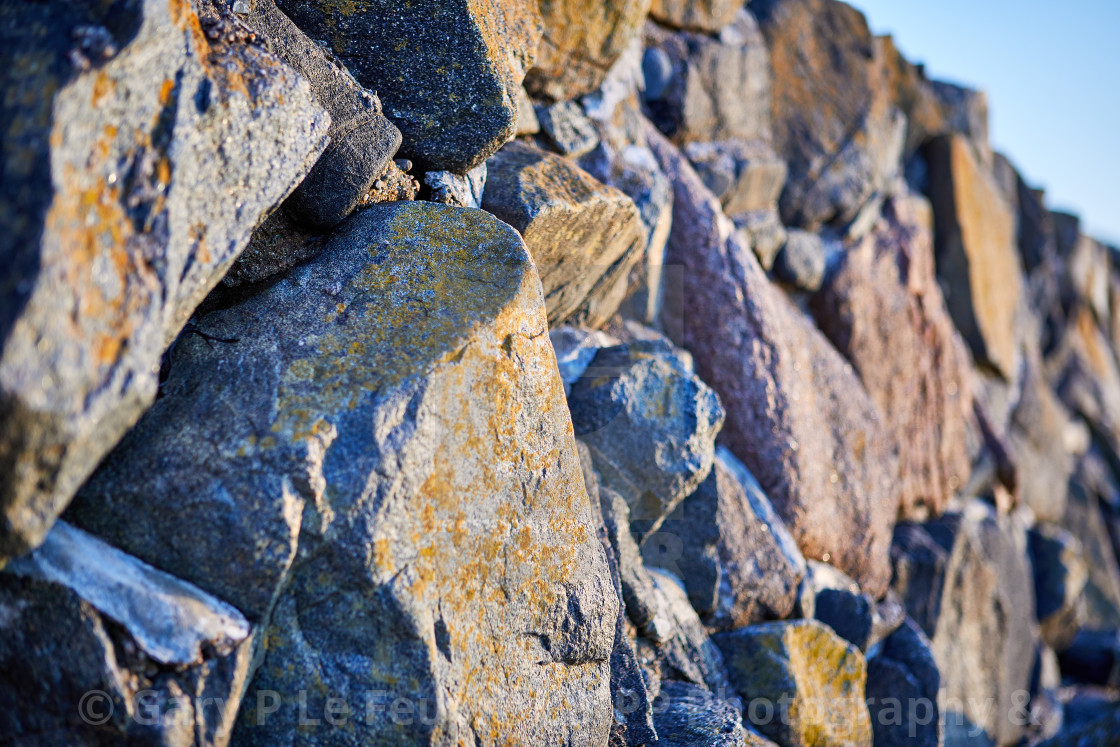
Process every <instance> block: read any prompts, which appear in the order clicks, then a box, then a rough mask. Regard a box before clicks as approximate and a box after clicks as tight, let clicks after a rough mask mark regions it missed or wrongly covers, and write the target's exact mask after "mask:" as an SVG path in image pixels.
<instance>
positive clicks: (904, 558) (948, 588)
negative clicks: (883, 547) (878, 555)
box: [891, 500, 1038, 744]
mask: <svg viewBox="0 0 1120 747" xmlns="http://www.w3.org/2000/svg"><path fill="white" fill-rule="evenodd" d="M1026 545H1027V540H1026V536H1025V533H1024V530H1023V529H1022V527H1020V526H1019V525H1018V524H1017V522H1016V521H1015V520H1013V519H1008V518H1004V517H997V516H996V515H995V512H994V511H993V510H992V509H991V508H990V507H989V506H987V505H986V504H983V503H981V502H980V501H978V500H974V501H972V502H970V503H969V504H967V505H966V507H965V509H964V511H963V512H962V513H949V514H945V515H943V516H942V517H941V518H939V519H937V520H936V521H932V522H929V523H926V524H909V523H907V524H899V526H898V529H897V530H896V532H895V541H894V545H893V547H892V550H891V554H892V558H893V560H894V581H893V583H894V587H895V589H896V590H897V592H898V593H899V596H900V597H901V598H902V600H903V602H904V603H905V605H906V611H907V612H908V613H909V614H910V616H911V617H912V618H913V619H914V621H915V622H916V623H918V625H919V626H921V628H922V631H923V632H924V633H925V634H926V635H927V636H929V638H930V641H931V646H932V650H933V655H934V659H935V660H936V661H937V664H938V668H939V669H940V671H941V686H942V695H941V708H942V713H943V718H944V723H945V741H946V743H947V744H949V743H954V742H955V741H956V740H964V739H968V738H971V739H975V738H976V737H977V735H978V734H980V732H981V731H982V732H984V733H986V735H987V739H990V740H992V741H994V742H995V743H997V744H1008V743H1010V742H1014V741H1016V740H1017V739H1018V737H1019V735H1020V732H1021V727H1022V724H1021V723H1020V722H1017V721H1016V720H1015V719H1013V718H1011V714H1013V713H1014V712H1015V709H1016V708H1018V707H1019V705H1020V704H1019V703H1018V702H1016V693H1018V692H1020V691H1025V690H1026V689H1027V687H1028V685H1029V684H1030V676H1031V667H1032V664H1033V661H1034V651H1035V647H1036V645H1037V642H1038V627H1037V624H1036V623H1035V604H1034V583H1033V579H1032V575H1031V569H1030V565H1029V563H1028V561H1027V546H1026Z"/></svg>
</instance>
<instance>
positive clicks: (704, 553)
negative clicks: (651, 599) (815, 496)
mask: <svg viewBox="0 0 1120 747" xmlns="http://www.w3.org/2000/svg"><path fill="white" fill-rule="evenodd" d="M642 555H643V557H644V558H645V562H646V564H647V565H651V566H657V567H663V568H665V569H667V570H669V571H672V572H673V573H675V574H676V575H677V576H679V577H680V578H681V579H682V580H683V581H684V585H685V589H686V590H687V591H688V599H689V601H690V602H691V603H692V606H693V608H694V609H695V610H696V611H697V612H698V613H699V614H700V615H701V617H702V619H703V620H704V622H705V625H707V626H708V628H709V629H715V630H725V629H729V628H735V627H741V626H743V625H749V624H750V623H752V622H759V621H761V620H766V619H775V618H783V617H788V616H789V615H790V613H791V612H793V608H794V603H795V601H796V599H797V590H798V584H799V583H800V582H801V578H802V576H804V574H805V559H804V558H802V557H801V552H800V550H798V549H797V545H796V543H794V541H793V537H791V536H790V534H789V531H788V530H787V529H786V527H785V525H784V524H783V523H782V521H781V519H779V518H778V515H777V514H776V513H775V512H774V509H773V507H771V505H770V501H769V500H768V499H767V498H766V494H765V493H763V492H762V488H760V487H759V485H758V481H757V480H755V479H754V475H752V474H751V473H750V471H749V470H748V469H747V468H746V467H745V466H743V464H742V463H741V462H739V460H737V459H736V458H735V457H734V456H733V455H732V454H731V452H729V451H727V449H725V448H723V447H722V446H721V447H720V448H719V449H718V450H717V452H716V461H715V464H714V465H713V466H712V471H711V472H710V473H709V474H708V477H707V479H705V480H704V482H702V483H701V484H700V487H698V488H697V489H696V491H695V492H694V493H692V495H690V496H688V497H687V498H685V499H684V500H683V501H681V503H680V505H678V506H677V507H676V509H675V510H674V511H673V513H671V514H669V516H668V517H667V518H666V519H665V522H664V523H663V524H662V525H661V529H660V530H659V531H657V532H656V533H654V534H653V535H651V536H649V537H647V538H646V540H645V542H643V544H642Z"/></svg>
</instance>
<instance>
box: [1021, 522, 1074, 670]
mask: <svg viewBox="0 0 1120 747" xmlns="http://www.w3.org/2000/svg"><path fill="white" fill-rule="evenodd" d="M1027 541H1028V545H1027V547H1028V549H1029V550H1030V559H1031V570H1032V572H1033V574H1034V597H1035V613H1036V615H1037V616H1038V621H1039V625H1040V628H1041V632H1042V638H1043V640H1044V641H1046V643H1047V644H1049V645H1050V646H1052V647H1054V648H1055V649H1059V650H1060V649H1064V648H1065V647H1066V646H1067V645H1068V644H1069V642H1070V640H1071V639H1072V638H1073V636H1074V634H1075V633H1077V630H1078V628H1079V627H1080V622H1081V620H1080V616H1081V609H1080V607H1079V602H1080V601H1081V592H1082V591H1083V590H1084V589H1085V582H1086V581H1087V580H1088V576H1089V569H1088V568H1087V567H1086V565H1085V560H1084V559H1083V558H1082V555H1081V543H1080V542H1079V541H1078V540H1077V538H1076V537H1074V536H1073V535H1072V534H1070V533H1069V532H1067V531H1065V530H1064V529H1061V528H1060V527H1056V526H1054V525H1052V524H1038V525H1036V526H1034V527H1032V528H1031V529H1030V530H1029V531H1028V532H1027Z"/></svg>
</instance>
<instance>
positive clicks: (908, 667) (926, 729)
mask: <svg viewBox="0 0 1120 747" xmlns="http://www.w3.org/2000/svg"><path fill="white" fill-rule="evenodd" d="M940 688H941V672H940V671H939V670H938V668H937V662H936V661H935V660H934V658H933V652H932V651H931V650H930V643H929V639H928V638H926V635H925V633H923V632H922V629H921V628H919V627H918V625H917V624H916V623H915V622H914V621H913V620H910V619H907V620H906V621H905V622H904V623H903V624H902V625H901V626H900V627H899V628H898V630H896V631H895V632H894V633H892V634H891V635H890V636H888V637H887V638H886V639H885V640H884V641H883V643H882V645H881V646H880V647H879V651H878V654H877V655H876V656H875V657H873V658H871V659H869V660H868V662H867V706H868V710H869V711H870V713H871V728H872V731H873V732H874V734H875V744H876V745H877V746H878V747H909V746H910V745H917V746H918V747H941V745H942V744H943V740H942V731H941V719H940V709H939V707H938V702H937V696H938V691H939V690H940Z"/></svg>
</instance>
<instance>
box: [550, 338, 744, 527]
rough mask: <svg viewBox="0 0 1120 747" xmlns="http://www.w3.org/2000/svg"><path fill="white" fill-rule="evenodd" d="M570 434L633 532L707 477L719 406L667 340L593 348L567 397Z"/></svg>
mask: <svg viewBox="0 0 1120 747" xmlns="http://www.w3.org/2000/svg"><path fill="white" fill-rule="evenodd" d="M568 407H569V408H570V409H571V413H572V424H573V426H574V427H575V431H576V435H577V436H578V437H579V438H580V439H581V440H582V441H584V443H586V444H587V445H588V447H589V448H590V450H591V454H592V456H593V458H594V460H595V468H596V469H597V470H598V471H599V474H600V476H601V477H602V481H603V484H604V485H605V486H606V487H609V488H611V489H613V490H615V491H617V492H618V493H619V494H620V495H622V497H623V498H624V499H625V500H626V503H627V504H628V505H629V507H630V527H631V530H632V531H633V532H634V535H635V537H637V538H639V539H641V538H643V537H645V536H646V535H648V534H649V533H650V532H653V531H656V530H657V528H658V527H659V526H660V525H661V522H662V521H663V520H664V519H665V517H666V516H667V515H669V514H670V513H671V512H672V511H673V509H674V508H676V506H677V505H678V504H679V503H680V502H681V501H682V500H684V498H685V497H686V496H688V495H689V494H690V493H692V492H693V491H694V490H695V489H696V488H697V487H698V486H699V485H700V483H701V482H703V480H704V478H706V477H707V476H708V473H709V471H710V470H711V468H712V462H713V460H714V458H715V438H716V434H717V433H718V432H719V429H720V427H721V426H722V425H723V417H724V411H723V407H722V406H721V405H720V402H719V398H718V397H717V396H716V394H715V392H713V391H712V390H711V389H709V388H708V387H707V386H706V385H705V384H704V382H703V381H701V380H700V379H699V378H697V377H696V376H695V375H694V374H693V373H692V372H691V371H690V370H689V369H687V368H686V367H685V366H684V365H683V364H682V363H681V361H680V359H679V358H678V357H677V356H675V355H674V354H673V351H672V349H671V348H669V347H668V346H662V345H658V344H656V343H654V344H650V343H646V344H642V343H639V342H635V343H630V344H628V345H620V346H618V347H611V348H601V349H600V350H599V351H598V352H597V353H596V355H595V358H594V359H592V361H591V363H590V365H589V366H588V368H587V371H585V372H584V374H583V376H582V377H581V378H580V379H579V380H578V381H576V382H575V383H574V384H573V385H572V390H571V394H570V395H569V396H568Z"/></svg>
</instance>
